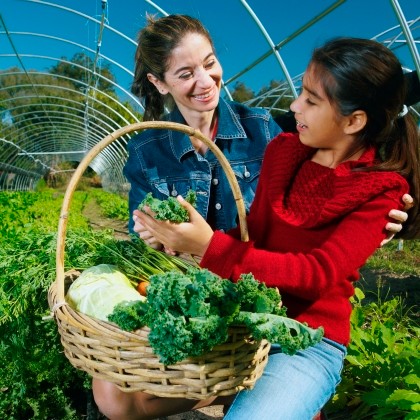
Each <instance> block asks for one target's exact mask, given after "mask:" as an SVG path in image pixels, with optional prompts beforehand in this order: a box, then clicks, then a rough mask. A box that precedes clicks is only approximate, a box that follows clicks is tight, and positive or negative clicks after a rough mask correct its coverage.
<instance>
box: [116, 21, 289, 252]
mask: <svg viewBox="0 0 420 420" xmlns="http://www.w3.org/2000/svg"><path fill="white" fill-rule="evenodd" d="M222 73H223V72H222V67H221V65H220V63H219V61H218V60H217V57H216V54H215V51H214V46H213V41H212V39H211V37H210V35H209V33H208V32H207V30H206V29H205V28H204V27H203V25H202V24H201V22H200V21H198V20H197V19H194V18H192V17H189V16H183V15H171V16H167V17H164V18H161V19H158V20H154V19H153V18H151V17H149V22H148V25H147V26H146V27H145V28H144V29H142V30H141V32H140V36H139V42H138V49H137V52H136V69H135V77H134V82H133V88H132V90H133V92H134V93H135V94H136V95H138V96H139V97H141V98H144V100H145V113H144V120H145V121H147V120H161V119H164V120H169V121H172V122H178V123H183V124H187V125H189V126H191V127H194V128H196V129H199V130H200V131H201V133H202V134H204V135H205V136H206V137H208V138H211V139H213V140H214V141H215V143H216V144H217V146H219V148H220V149H221V150H222V152H223V153H224V155H225V156H226V158H227V159H228V160H229V162H230V163H231V165H232V168H233V170H234V172H235V174H236V176H237V179H238V181H239V183H240V187H241V191H242V193H243V195H244V199H245V202H246V207H247V208H249V206H250V205H251V202H252V200H253V198H254V194H255V189H256V184H257V180H258V175H259V172H260V166H261V161H262V156H263V153H264V150H265V147H266V146H267V144H268V142H269V141H270V140H271V139H272V138H273V137H275V136H276V135H277V134H278V133H279V132H280V131H281V130H280V128H279V126H278V125H277V124H276V123H275V122H274V120H273V118H272V117H271V116H270V114H269V113H268V111H267V110H263V109H256V108H249V107H246V106H244V105H242V104H239V103H236V102H231V101H225V100H224V99H222V98H220V89H221V84H222ZM165 99H166V101H165ZM165 102H166V104H167V105H168V106H170V107H172V112H171V113H170V114H168V115H165V116H163V112H164V105H165ZM168 102H171V103H170V104H168ZM174 104H175V105H174ZM128 152H129V157H128V161H127V164H126V166H125V168H124V174H125V176H126V177H127V179H128V180H129V182H130V183H131V190H130V194H129V208H130V214H132V212H133V211H134V210H135V209H137V207H138V205H139V204H140V202H141V201H142V200H143V198H144V197H145V195H146V193H148V192H152V194H153V196H154V197H156V198H159V199H166V198H167V197H168V196H177V195H178V194H180V195H183V196H184V197H185V195H186V193H187V191H188V190H189V189H193V190H194V191H195V192H196V194H197V210H198V211H199V212H200V213H201V214H202V215H203V216H204V217H206V219H207V220H208V221H209V222H210V223H211V225H212V226H213V227H214V228H215V229H220V230H228V229H230V228H232V227H233V226H235V225H236V217H237V212H236V206H235V202H234V198H233V196H232V193H231V191H230V187H229V184H228V181H227V179H226V177H225V175H224V172H223V170H222V168H221V166H220V164H219V162H218V160H217V159H216V158H215V156H214V155H213V153H212V152H211V151H207V147H206V146H205V145H204V144H203V143H202V142H201V141H200V140H198V139H195V138H189V137H188V136H187V135H186V134H183V133H178V132H174V131H169V130H147V131H144V132H142V133H140V134H139V135H138V136H136V137H134V138H133V139H131V140H130V142H129V143H128ZM133 225H134V224H133V221H132V220H131V218H130V222H129V230H130V232H133ZM140 236H141V237H142V238H143V239H145V240H146V241H148V243H149V245H153V246H154V247H156V248H158V247H159V244H156V243H153V239H152V238H150V237H148V236H147V234H146V233H142V232H140Z"/></svg>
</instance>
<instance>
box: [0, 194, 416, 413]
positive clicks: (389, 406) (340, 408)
mask: <svg viewBox="0 0 420 420" xmlns="http://www.w3.org/2000/svg"><path fill="white" fill-rule="evenodd" d="M62 199H63V194H62V193H60V192H57V191H56V190H48V189H44V190H43V191H39V192H0V220H2V223H1V225H0V418H4V419H11V420H15V419H16V420H22V419H42V420H45V419H60V420H73V419H80V418H83V417H86V416H87V414H86V413H87V406H89V403H90V402H91V400H90V399H91V393H90V378H89V377H87V375H85V374H84V373H83V372H81V371H78V370H76V369H74V368H73V367H72V366H71V365H70V363H69V362H68V360H67V359H66V358H65V356H64V354H63V351H62V346H61V343H60V340H59V336H58V332H57V327H56V324H55V322H53V320H52V319H51V317H50V311H49V308H48V303H47V292H48V288H49V286H50V285H51V283H52V282H53V281H54V279H55V253H56V239H57V238H56V231H57V225H58V219H59V213H60V209H61V204H62ZM90 200H95V201H96V203H97V204H98V205H99V206H100V207H101V208H102V209H103V210H102V211H103V215H105V216H106V217H112V218H114V219H119V220H124V219H126V218H127V215H128V207H127V200H126V199H125V198H121V197H119V196H117V195H114V194H110V193H106V192H104V191H102V190H97V189H96V190H93V189H87V190H86V191H76V192H75V194H74V196H73V200H72V204H71V212H70V217H69V223H68V232H67V236H66V267H68V268H70V267H80V268H83V267H84V268H86V267H89V266H92V265H95V264H97V263H99V262H98V261H99V259H100V258H101V255H98V253H99V254H101V252H102V251H101V248H100V246H96V244H104V243H108V242H109V241H112V240H113V238H114V237H113V232H112V231H110V230H109V231H103V230H102V231H93V230H92V229H91V228H90V227H89V224H88V221H87V220H86V218H85V217H84V216H83V209H84V208H85V207H86V205H87V204H88V203H89V201H90ZM397 246H398V243H397V242H396V241H395V242H394V241H393V242H391V244H389V245H387V246H386V247H385V248H382V249H380V250H378V252H377V253H376V254H375V255H374V256H373V257H372V258H371V259H370V260H369V262H368V265H369V264H371V265H372V266H373V267H374V268H376V269H379V268H384V269H386V270H387V271H388V272H395V273H406V272H407V270H411V272H412V274H414V275H419V273H418V271H417V270H418V264H416V261H418V258H419V255H420V247H419V241H406V242H405V244H404V249H405V250H406V251H405V252H404V253H400V254H398V258H395V253H396V252H397V251H396V247H397ZM98 249H99V251H98ZM95 252H96V253H95ZM102 254H103V252H102ZM102 257H103V256H102ZM356 292H357V293H356V295H355V298H354V300H353V306H354V310H353V315H352V342H351V344H350V346H349V349H348V356H347V358H346V362H345V366H344V370H343V375H342V377H343V379H342V382H341V383H340V385H339V387H338V389H337V393H336V395H335V397H334V399H333V400H332V401H331V402H330V404H329V405H328V407H327V411H328V418H329V419H330V420H335V419H406V420H410V419H418V418H420V413H419V412H420V393H419V389H420V379H419V372H420V364H419V360H420V354H419V353H420V340H419V336H420V334H419V333H420V330H419V325H418V316H419V311H418V306H417V307H415V308H407V307H406V306H405V305H404V302H403V301H402V300H401V298H392V299H391V298H390V299H386V300H382V299H380V298H378V300H377V301H376V302H371V303H365V299H364V295H363V293H362V291H361V290H360V289H357V290H356Z"/></svg>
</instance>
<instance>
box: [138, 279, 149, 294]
mask: <svg viewBox="0 0 420 420" xmlns="http://www.w3.org/2000/svg"><path fill="white" fill-rule="evenodd" d="M147 286H149V282H148V281H147V280H141V281H140V282H139V284H138V285H137V291H138V292H139V293H140V294H141V295H142V296H147V290H146V289H147Z"/></svg>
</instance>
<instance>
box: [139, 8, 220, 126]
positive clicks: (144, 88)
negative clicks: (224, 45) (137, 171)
mask: <svg viewBox="0 0 420 420" xmlns="http://www.w3.org/2000/svg"><path fill="white" fill-rule="evenodd" d="M189 33H196V34H200V35H202V36H204V37H205V38H207V39H208V41H209V42H210V45H211V46H212V48H213V50H214V44H213V40H212V39H211V37H210V34H209V32H208V31H207V29H206V28H205V27H204V26H203V24H202V23H201V22H200V21H199V20H198V19H195V18H193V17H191V16H186V15H169V16H165V17H162V18H159V19H155V18H154V17H153V16H151V15H148V16H147V25H146V26H145V27H144V28H143V29H141V30H140V32H139V35H138V46H137V50H136V54H135V69H134V80H133V83H132V86H131V91H132V92H133V93H134V94H135V95H136V96H137V97H139V98H140V99H142V100H143V102H144V108H145V110H144V115H143V120H144V121H151V120H158V119H160V118H161V116H162V114H163V112H164V106H165V98H164V96H162V95H161V94H160V93H159V92H158V90H157V89H156V88H155V86H154V85H153V84H152V83H151V82H150V81H149V80H148V79H147V73H151V74H153V75H154V76H155V77H156V78H157V79H159V80H162V81H163V80H164V79H165V72H166V70H167V69H168V65H169V59H170V56H171V54H172V51H173V50H174V48H176V47H177V46H178V45H179V43H180V42H181V40H182V39H183V38H184V36H185V35H187V34H189Z"/></svg>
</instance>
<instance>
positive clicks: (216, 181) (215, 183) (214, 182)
mask: <svg viewBox="0 0 420 420" xmlns="http://www.w3.org/2000/svg"><path fill="white" fill-rule="evenodd" d="M211 182H212V184H213V185H218V184H219V180H218V179H217V178H213V179H212V180H211Z"/></svg>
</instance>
